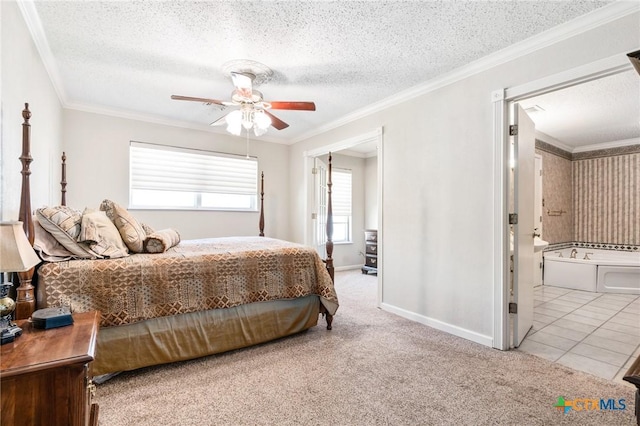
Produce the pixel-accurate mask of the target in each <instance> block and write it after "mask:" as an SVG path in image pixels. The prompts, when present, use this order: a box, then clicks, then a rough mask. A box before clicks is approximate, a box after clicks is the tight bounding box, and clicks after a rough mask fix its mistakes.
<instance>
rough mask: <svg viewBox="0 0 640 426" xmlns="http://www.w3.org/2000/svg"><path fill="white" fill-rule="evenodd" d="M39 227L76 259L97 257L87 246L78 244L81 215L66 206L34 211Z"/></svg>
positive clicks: (42, 208)
mask: <svg viewBox="0 0 640 426" xmlns="http://www.w3.org/2000/svg"><path fill="white" fill-rule="evenodd" d="M36 217H37V218H38V222H40V226H42V227H43V228H44V229H45V230H46V231H48V232H49V233H50V234H51V235H52V236H53V237H54V238H55V239H56V240H57V241H58V242H59V243H60V244H62V246H64V248H66V249H67V250H69V251H70V252H71V253H73V255H74V256H75V257H77V258H81V259H93V258H96V257H97V255H96V253H94V252H93V251H91V249H90V248H89V246H88V245H87V244H84V243H78V241H77V239H78V235H80V229H81V227H82V213H80V212H79V211H78V210H75V209H72V208H70V207H67V206H54V207H41V208H39V209H37V210H36Z"/></svg>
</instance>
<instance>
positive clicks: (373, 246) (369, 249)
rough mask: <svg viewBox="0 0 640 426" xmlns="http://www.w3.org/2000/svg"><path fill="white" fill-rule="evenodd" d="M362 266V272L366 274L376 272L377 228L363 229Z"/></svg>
mask: <svg viewBox="0 0 640 426" xmlns="http://www.w3.org/2000/svg"><path fill="white" fill-rule="evenodd" d="M364 245H365V254H364V266H363V267H362V273H363V274H368V273H369V272H373V273H375V274H377V273H378V230H376V229H365V231H364Z"/></svg>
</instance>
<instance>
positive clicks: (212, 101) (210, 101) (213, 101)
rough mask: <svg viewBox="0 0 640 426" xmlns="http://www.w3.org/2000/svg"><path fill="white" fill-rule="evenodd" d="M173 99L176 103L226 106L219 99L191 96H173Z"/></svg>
mask: <svg viewBox="0 0 640 426" xmlns="http://www.w3.org/2000/svg"><path fill="white" fill-rule="evenodd" d="M171 99H174V100H176V101H195V102H204V103H205V104H216V105H222V106H225V103H224V102H223V101H219V100H217V99H208V98H193V97H191V96H180V95H171Z"/></svg>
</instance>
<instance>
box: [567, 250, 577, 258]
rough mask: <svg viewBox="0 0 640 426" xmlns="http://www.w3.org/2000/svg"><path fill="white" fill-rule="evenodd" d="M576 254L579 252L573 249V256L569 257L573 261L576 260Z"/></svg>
mask: <svg viewBox="0 0 640 426" xmlns="http://www.w3.org/2000/svg"><path fill="white" fill-rule="evenodd" d="M576 254H578V250H576V249H571V254H570V255H569V257H570V258H571V259H575V258H576Z"/></svg>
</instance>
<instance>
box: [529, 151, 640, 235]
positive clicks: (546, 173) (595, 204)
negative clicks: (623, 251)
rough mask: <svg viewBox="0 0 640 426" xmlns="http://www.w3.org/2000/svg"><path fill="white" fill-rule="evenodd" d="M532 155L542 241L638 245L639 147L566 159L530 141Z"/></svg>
mask: <svg viewBox="0 0 640 426" xmlns="http://www.w3.org/2000/svg"><path fill="white" fill-rule="evenodd" d="M536 153H537V154H540V155H542V168H543V176H542V180H543V189H542V191H543V197H544V203H545V205H544V207H543V210H544V214H543V217H542V227H543V238H544V239H545V240H547V241H549V242H550V243H551V244H555V243H563V242H571V241H580V242H585V243H603V244H625V245H640V145H632V146H626V147H621V148H611V149H606V150H598V151H589V152H581V153H574V154H571V153H568V152H566V151H563V150H560V149H559V148H556V147H554V146H552V145H549V144H546V143H544V142H542V141H538V140H536ZM560 211H566V213H559V212H560Z"/></svg>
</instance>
